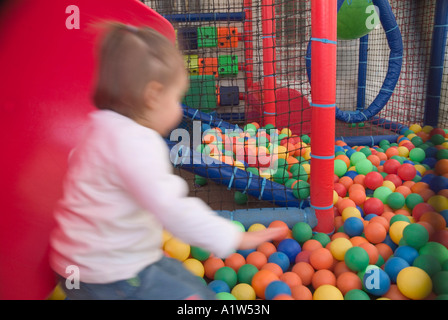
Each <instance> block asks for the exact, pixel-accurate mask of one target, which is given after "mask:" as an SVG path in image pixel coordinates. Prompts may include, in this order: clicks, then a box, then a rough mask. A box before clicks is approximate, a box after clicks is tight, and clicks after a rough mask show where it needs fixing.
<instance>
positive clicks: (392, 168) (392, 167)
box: [383, 159, 401, 174]
mask: <svg viewBox="0 0 448 320" xmlns="http://www.w3.org/2000/svg"><path fill="white" fill-rule="evenodd" d="M400 166H401V163H400V162H399V161H398V160H395V159H389V160H386V161H385V162H384V164H383V170H384V172H386V173H389V174H390V173H394V174H395V173H397V171H398V168H399V167H400Z"/></svg>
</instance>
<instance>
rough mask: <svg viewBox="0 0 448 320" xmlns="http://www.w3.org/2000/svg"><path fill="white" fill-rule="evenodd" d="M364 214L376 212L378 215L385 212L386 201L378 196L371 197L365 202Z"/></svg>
mask: <svg viewBox="0 0 448 320" xmlns="http://www.w3.org/2000/svg"><path fill="white" fill-rule="evenodd" d="M363 207H364V214H365V215H368V214H375V215H377V216H379V215H381V214H382V213H383V212H384V203H383V202H382V201H381V200H380V199H378V198H370V199H367V200H366V201H365V202H364V206H363Z"/></svg>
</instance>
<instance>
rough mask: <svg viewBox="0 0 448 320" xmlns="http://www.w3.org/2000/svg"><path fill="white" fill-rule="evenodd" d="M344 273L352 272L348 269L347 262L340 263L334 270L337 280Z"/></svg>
mask: <svg viewBox="0 0 448 320" xmlns="http://www.w3.org/2000/svg"><path fill="white" fill-rule="evenodd" d="M344 272H351V270H350V269H349V267H347V265H346V264H345V261H338V262H337V263H336V264H335V266H334V268H333V273H334V275H335V276H336V278H337V277H339V275H341V274H342V273H344Z"/></svg>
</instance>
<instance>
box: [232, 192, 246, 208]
mask: <svg viewBox="0 0 448 320" xmlns="http://www.w3.org/2000/svg"><path fill="white" fill-rule="evenodd" d="M234 199H235V202H236V203H237V204H239V205H244V204H246V203H247V200H248V196H247V193H242V192H240V191H235V196H234Z"/></svg>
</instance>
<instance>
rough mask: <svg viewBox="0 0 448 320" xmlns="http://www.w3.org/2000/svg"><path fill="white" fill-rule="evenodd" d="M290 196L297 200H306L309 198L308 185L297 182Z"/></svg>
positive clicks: (303, 182)
mask: <svg viewBox="0 0 448 320" xmlns="http://www.w3.org/2000/svg"><path fill="white" fill-rule="evenodd" d="M292 194H293V195H294V197H296V198H297V199H301V200H303V199H306V198H308V197H309V196H310V184H309V183H308V182H306V181H302V180H299V181H297V183H296V184H295V185H294V188H293V190H292Z"/></svg>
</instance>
